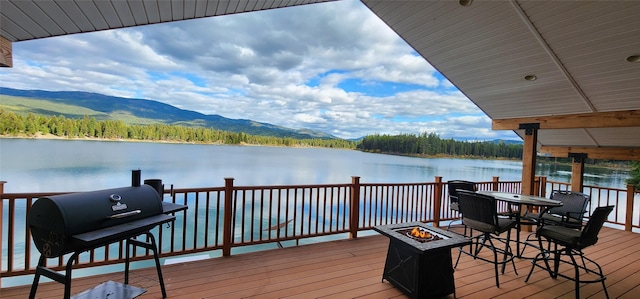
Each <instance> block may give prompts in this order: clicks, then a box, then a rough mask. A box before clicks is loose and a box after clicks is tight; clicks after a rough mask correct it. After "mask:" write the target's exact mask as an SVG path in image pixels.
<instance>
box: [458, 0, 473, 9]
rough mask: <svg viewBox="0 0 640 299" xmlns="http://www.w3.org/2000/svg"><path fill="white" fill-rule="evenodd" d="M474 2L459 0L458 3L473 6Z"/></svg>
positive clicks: (471, 0)
mask: <svg viewBox="0 0 640 299" xmlns="http://www.w3.org/2000/svg"><path fill="white" fill-rule="evenodd" d="M472 2H473V0H460V1H458V3H460V5H461V6H465V7H466V6H471V3H472Z"/></svg>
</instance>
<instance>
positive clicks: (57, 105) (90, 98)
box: [0, 87, 337, 139]
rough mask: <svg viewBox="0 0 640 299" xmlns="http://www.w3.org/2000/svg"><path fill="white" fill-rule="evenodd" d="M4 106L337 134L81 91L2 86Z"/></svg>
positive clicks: (281, 133)
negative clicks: (23, 88) (22, 88)
mask: <svg viewBox="0 0 640 299" xmlns="http://www.w3.org/2000/svg"><path fill="white" fill-rule="evenodd" d="M0 107H1V108H4V109H8V110H12V111H16V110H19V112H21V113H27V112H32V113H35V114H43V115H64V116H65V117H68V118H81V117H84V116H85V115H88V116H90V117H94V118H95V119H97V120H104V119H113V120H115V119H119V120H122V121H123V122H125V123H127V124H149V123H163V124H167V125H182V126H190V127H211V128H215V129H218V130H223V131H230V132H238V133H239V132H244V133H246V134H250V135H263V136H275V137H291V138H298V139H301V138H322V139H335V138H337V137H335V136H332V135H329V134H326V133H322V132H317V131H312V130H309V129H291V128H286V127H281V126H276V125H272V124H268V123H261V122H256V121H252V120H249V119H231V118H226V117H223V116H220V115H217V114H214V115H206V114H202V113H199V112H195V111H190V110H183V109H179V108H176V107H174V106H171V105H168V104H164V103H160V102H158V101H153V100H146V99H128V98H120V97H112V96H107V95H103V94H98V93H90V92H81V91H43V90H19V89H12V88H6V87H0Z"/></svg>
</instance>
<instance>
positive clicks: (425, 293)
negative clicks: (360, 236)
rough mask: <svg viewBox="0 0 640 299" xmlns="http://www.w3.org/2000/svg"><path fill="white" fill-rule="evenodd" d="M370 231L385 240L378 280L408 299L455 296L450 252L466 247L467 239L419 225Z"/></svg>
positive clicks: (423, 224) (382, 226) (393, 226)
mask: <svg viewBox="0 0 640 299" xmlns="http://www.w3.org/2000/svg"><path fill="white" fill-rule="evenodd" d="M373 229H374V230H375V231H377V232H379V233H381V234H383V235H385V236H387V237H389V250H388V251H387V260H386V262H385V265H384V273H383V274H382V280H385V279H386V280H387V281H389V282H390V283H391V284H393V285H394V286H395V287H397V288H399V289H400V290H402V291H403V292H404V293H405V294H407V295H408V296H409V297H410V298H440V297H443V296H446V295H449V294H454V296H455V283H454V279H453V265H452V262H451V248H455V247H460V246H464V245H468V244H470V243H471V240H470V239H469V238H465V237H463V236H460V235H457V234H455V233H452V232H448V231H444V230H441V229H438V228H435V227H431V226H428V225H426V224H425V223H422V222H409V223H398V224H390V225H381V226H376V227H374V228H373Z"/></svg>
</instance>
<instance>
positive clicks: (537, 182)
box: [533, 176, 540, 196]
mask: <svg viewBox="0 0 640 299" xmlns="http://www.w3.org/2000/svg"><path fill="white" fill-rule="evenodd" d="M533 195H535V196H539V195H540V177H539V176H535V177H534V178H533Z"/></svg>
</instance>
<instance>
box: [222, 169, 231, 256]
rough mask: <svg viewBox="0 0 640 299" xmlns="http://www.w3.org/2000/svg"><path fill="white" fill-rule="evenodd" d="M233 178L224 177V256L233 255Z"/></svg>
mask: <svg viewBox="0 0 640 299" xmlns="http://www.w3.org/2000/svg"><path fill="white" fill-rule="evenodd" d="M232 202H233V178H224V218H223V220H222V221H223V232H222V256H230V255H231V243H232V242H233V239H232V238H231V236H232V234H231V220H232V219H233V217H232V215H233V214H232V212H233V203H232Z"/></svg>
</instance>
